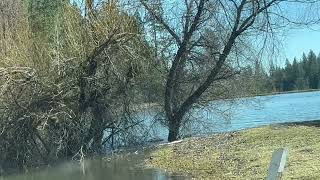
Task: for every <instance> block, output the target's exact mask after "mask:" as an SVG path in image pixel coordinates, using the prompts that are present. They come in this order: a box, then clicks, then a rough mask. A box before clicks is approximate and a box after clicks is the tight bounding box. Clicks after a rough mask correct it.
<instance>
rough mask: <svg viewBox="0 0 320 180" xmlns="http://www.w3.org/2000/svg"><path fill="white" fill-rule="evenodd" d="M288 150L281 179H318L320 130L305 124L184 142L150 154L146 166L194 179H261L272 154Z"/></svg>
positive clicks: (265, 172) (269, 127)
mask: <svg viewBox="0 0 320 180" xmlns="http://www.w3.org/2000/svg"><path fill="white" fill-rule="evenodd" d="M282 147H288V148H289V159H288V164H287V167H286V168H285V172H284V174H283V179H284V180H285V179H320V129H319V127H315V126H308V123H304V124H303V123H302V124H293V125H276V126H265V127H261V128H254V129H249V130H245V131H241V132H234V133H225V134H219V135H213V136H210V137H206V138H190V139H185V140H183V141H182V142H181V143H176V144H171V145H164V146H161V147H160V148H159V149H157V150H155V151H154V152H153V153H152V157H151V158H150V159H149V160H146V161H147V165H148V166H151V167H155V168H161V169H165V170H168V171H170V172H182V173H186V174H190V175H191V176H192V177H194V179H245V180H247V179H265V178H266V176H267V171H268V167H269V163H270V160H271V156H272V152H273V151H274V150H276V149H278V148H282Z"/></svg>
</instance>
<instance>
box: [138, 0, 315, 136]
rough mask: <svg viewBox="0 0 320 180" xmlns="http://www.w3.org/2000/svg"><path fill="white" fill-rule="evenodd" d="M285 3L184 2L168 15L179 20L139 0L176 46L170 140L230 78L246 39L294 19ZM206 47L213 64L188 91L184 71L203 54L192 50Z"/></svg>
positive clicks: (169, 88)
mask: <svg viewBox="0 0 320 180" xmlns="http://www.w3.org/2000/svg"><path fill="white" fill-rule="evenodd" d="M284 2H288V3H289V1H284V0H261V1H260V0H239V1H238V0H229V1H219V0H218V1H211V0H209V1H208V0H185V1H184V3H180V4H179V5H178V6H179V9H180V12H177V11H175V12H176V13H175V12H171V13H169V16H170V17H172V18H173V17H176V18H174V19H175V20H174V21H172V20H171V21H170V20H168V19H167V18H166V17H165V16H163V15H161V14H160V13H158V12H157V10H155V9H154V8H153V6H152V5H151V4H150V3H148V2H147V1H145V0H140V3H141V4H142V5H143V6H144V8H145V9H146V10H147V12H148V13H149V14H150V15H152V17H153V18H154V20H155V21H156V22H157V23H158V24H160V25H161V26H162V27H163V28H164V29H165V30H166V31H167V33H168V34H170V36H171V38H172V39H173V40H174V41H173V42H174V45H175V46H174V48H171V50H174V51H175V52H174V53H173V54H174V56H173V57H172V59H171V63H169V64H171V66H170V68H169V72H168V75H167V81H166V89H165V102H164V109H165V114H166V118H167V121H168V128H169V136H168V141H174V140H177V139H178V137H179V130H180V127H181V126H182V124H183V118H184V117H185V115H186V114H187V113H188V112H189V110H190V109H191V108H192V107H193V105H194V104H195V103H197V102H198V101H199V99H200V98H201V97H202V96H203V95H204V93H205V92H206V91H208V90H209V89H210V88H211V86H212V85H214V83H215V82H217V81H220V80H221V79H228V78H230V77H232V76H233V75H234V74H235V73H230V71H228V73H225V72H226V71H225V70H226V69H227V67H228V66H230V64H229V61H228V59H231V58H233V56H232V57H231V54H232V53H233V51H235V48H236V45H237V44H240V43H241V40H242V37H245V36H247V37H248V36H250V35H251V36H255V34H256V35H263V33H266V34H273V32H274V28H275V27H279V26H277V25H276V24H274V22H273V18H281V19H282V20H287V21H289V20H288V19H289V18H285V17H286V16H285V15H283V14H281V12H282V9H283V8H284V7H285V6H284V5H283V3H284ZM291 2H292V1H291ZM297 2H298V1H297ZM298 3H312V2H309V1H299V2H298ZM181 9H182V10H181ZM177 19H179V21H178V20H177ZM177 22H181V23H177ZM204 30H210V31H211V32H213V34H215V35H216V36H220V37H221V38H220V40H221V41H220V42H221V43H220V44H219V46H213V47H212V46H210V43H207V42H206V39H207V37H205V36H203V34H204ZM201 48H206V49H211V54H212V56H211V57H210V58H211V59H210V61H211V62H212V63H211V65H212V66H209V69H208V73H206V74H205V77H203V78H202V79H198V81H200V82H198V83H197V86H196V87H192V88H190V86H189V88H188V91H183V89H184V88H183V85H182V84H183V80H182V79H183V77H185V76H186V75H185V74H186V73H185V71H186V70H187V69H189V68H190V66H192V64H191V65H190V64H188V63H190V62H192V58H191V57H196V58H199V56H192V54H194V53H195V52H197V53H202V52H203V49H201ZM235 52H236V51H235ZM236 56H239V55H237V54H236ZM189 80H190V79H189ZM186 92H187V93H186Z"/></svg>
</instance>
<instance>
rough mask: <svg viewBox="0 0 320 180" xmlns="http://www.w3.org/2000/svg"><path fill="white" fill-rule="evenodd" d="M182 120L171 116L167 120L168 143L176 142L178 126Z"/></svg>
mask: <svg viewBox="0 0 320 180" xmlns="http://www.w3.org/2000/svg"><path fill="white" fill-rule="evenodd" d="M181 120H182V118H177V117H175V116H172V117H170V118H169V135H168V141H169V142H172V141H176V140H178V138H179V132H180V126H181Z"/></svg>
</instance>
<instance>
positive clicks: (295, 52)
mask: <svg viewBox="0 0 320 180" xmlns="http://www.w3.org/2000/svg"><path fill="white" fill-rule="evenodd" d="M288 33H289V35H288V36H287V37H285V41H284V42H283V47H284V56H285V57H286V58H288V59H289V60H290V61H292V59H293V58H294V57H297V58H298V59H299V58H301V56H302V53H303V52H305V53H308V52H309V51H310V49H311V50H313V51H314V52H315V53H316V54H317V55H318V53H319V52H320V30H313V29H307V28H305V29H297V30H291V31H289V32H288Z"/></svg>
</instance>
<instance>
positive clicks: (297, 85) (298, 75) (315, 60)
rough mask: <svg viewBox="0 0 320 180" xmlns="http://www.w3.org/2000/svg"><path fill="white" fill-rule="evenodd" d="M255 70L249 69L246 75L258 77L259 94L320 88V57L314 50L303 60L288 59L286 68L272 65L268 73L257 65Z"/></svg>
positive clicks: (303, 57) (304, 56)
mask: <svg viewBox="0 0 320 180" xmlns="http://www.w3.org/2000/svg"><path fill="white" fill-rule="evenodd" d="M254 68H255V69H254V70H253V68H252V67H247V68H246V70H245V73H244V74H246V75H250V74H251V75H252V76H255V77H256V81H257V89H258V90H257V93H269V92H284V91H294V90H307V89H319V88H320V55H318V56H317V55H316V54H315V53H314V52H313V51H312V50H310V52H309V53H308V54H307V55H306V54H305V53H303V55H302V58H301V59H297V58H294V59H293V60H292V61H289V60H288V59H286V63H285V66H284V67H280V66H277V65H274V64H273V63H271V64H270V68H269V70H268V71H265V70H263V68H262V67H261V65H260V64H259V63H257V64H256V65H255V67H254Z"/></svg>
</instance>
